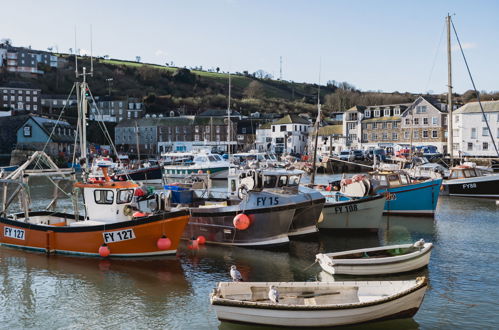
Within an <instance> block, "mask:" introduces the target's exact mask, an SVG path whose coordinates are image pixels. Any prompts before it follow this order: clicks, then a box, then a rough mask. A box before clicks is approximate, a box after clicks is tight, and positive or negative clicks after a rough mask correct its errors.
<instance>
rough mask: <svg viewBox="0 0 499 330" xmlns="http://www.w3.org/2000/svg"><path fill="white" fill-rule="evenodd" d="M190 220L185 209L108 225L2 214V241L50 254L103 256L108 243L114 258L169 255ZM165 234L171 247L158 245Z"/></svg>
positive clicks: (62, 216)
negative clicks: (35, 222) (44, 221)
mask: <svg viewBox="0 0 499 330" xmlns="http://www.w3.org/2000/svg"><path fill="white" fill-rule="evenodd" d="M60 215H61V218H65V217H66V218H67V217H68V215H63V214H60ZM30 216H32V215H31V214H30ZM35 216H43V215H35ZM51 216H52V217H53V214H52V215H51ZM188 221H189V216H188V215H187V214H186V212H182V211H181V212H175V213H173V214H168V213H165V215H164V216H160V215H155V216H150V217H143V218H137V219H134V220H131V221H124V222H121V223H113V224H107V225H105V226H104V225H97V226H60V225H50V226H47V225H33V224H30V223H24V222H20V221H16V220H10V219H6V218H1V217H0V235H1V237H0V243H2V244H3V245H7V246H14V247H20V248H26V249H32V250H38V251H44V252H47V253H64V254H79V255H89V256H99V248H100V247H101V245H102V244H103V243H106V244H107V246H108V248H109V250H110V255H109V256H110V257H139V256H153V255H166V254H174V253H176V250H177V247H178V244H179V242H180V237H181V236H182V233H183V231H184V228H185V226H186V224H187V222H188ZM163 235H165V236H166V237H168V238H169V239H170V240H171V246H170V247H169V248H168V249H167V250H161V249H159V248H158V246H157V242H158V239H159V238H161V237H162V236H163Z"/></svg>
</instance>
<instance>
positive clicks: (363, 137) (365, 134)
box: [362, 131, 499, 141]
mask: <svg viewBox="0 0 499 330" xmlns="http://www.w3.org/2000/svg"><path fill="white" fill-rule="evenodd" d="M498 132H499V131H498ZM362 139H363V140H364V141H367V133H364V134H362Z"/></svg>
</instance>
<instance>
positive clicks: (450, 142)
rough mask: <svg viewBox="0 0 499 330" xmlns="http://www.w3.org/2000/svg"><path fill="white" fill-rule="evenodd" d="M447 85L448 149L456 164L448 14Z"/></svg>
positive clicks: (448, 19) (448, 20)
mask: <svg viewBox="0 0 499 330" xmlns="http://www.w3.org/2000/svg"><path fill="white" fill-rule="evenodd" d="M446 21H447V74H448V76H447V81H448V84H447V87H448V88H449V90H448V95H447V105H448V106H447V112H448V115H447V150H448V152H449V154H450V166H453V165H454V152H453V151H454V150H453V146H454V131H453V127H452V126H453V120H452V60H451V39H450V24H451V18H450V15H449V14H447V17H446Z"/></svg>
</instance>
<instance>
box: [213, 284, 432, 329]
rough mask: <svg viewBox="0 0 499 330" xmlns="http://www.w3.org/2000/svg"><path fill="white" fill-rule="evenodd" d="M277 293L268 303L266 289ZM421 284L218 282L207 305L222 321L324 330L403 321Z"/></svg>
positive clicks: (420, 296) (417, 300)
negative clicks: (395, 320) (326, 328)
mask: <svg viewBox="0 0 499 330" xmlns="http://www.w3.org/2000/svg"><path fill="white" fill-rule="evenodd" d="M271 286H272V287H273V289H274V290H276V291H277V293H278V297H279V298H278V301H277V302H272V301H271V300H270V297H269V296H271V295H269V288H270V287H271ZM426 288H427V280H426V278H425V277H420V278H417V279H415V280H410V281H365V282H362V281H349V282H221V283H218V285H217V287H216V289H215V290H214V291H213V293H212V294H211V297H210V298H211V304H212V305H213V308H214V309H215V312H216V314H217V317H218V319H219V320H222V321H232V322H244V323H252V324H261V325H274V326H285V327H325V326H340V325H349V324H359V323H365V322H370V321H377V320H387V319H394V318H409V317H412V316H414V315H415V314H416V312H417V311H418V309H419V307H420V306H421V303H422V301H423V298H424V295H425V292H426Z"/></svg>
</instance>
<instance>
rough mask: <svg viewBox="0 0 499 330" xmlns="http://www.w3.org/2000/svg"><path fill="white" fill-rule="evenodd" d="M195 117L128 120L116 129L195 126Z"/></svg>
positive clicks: (120, 123)
mask: <svg viewBox="0 0 499 330" xmlns="http://www.w3.org/2000/svg"><path fill="white" fill-rule="evenodd" d="M193 123H194V117H156V118H151V117H149V118H140V119H126V120H123V121H121V122H119V123H118V125H116V128H120V127H135V126H147V127H157V126H188V125H193Z"/></svg>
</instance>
